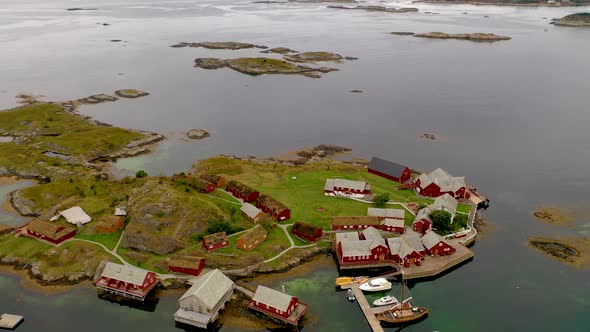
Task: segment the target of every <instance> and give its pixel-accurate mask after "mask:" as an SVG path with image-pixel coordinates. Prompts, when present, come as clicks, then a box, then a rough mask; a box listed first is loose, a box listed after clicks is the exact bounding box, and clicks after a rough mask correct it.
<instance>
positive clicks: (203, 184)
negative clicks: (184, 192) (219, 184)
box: [187, 176, 215, 194]
mask: <svg viewBox="0 0 590 332" xmlns="http://www.w3.org/2000/svg"><path fill="white" fill-rule="evenodd" d="M187 182H188V186H189V187H191V188H193V189H195V190H196V191H199V192H202V193H205V194H208V193H210V192H212V191H213V190H215V185H214V184H213V183H211V182H208V181H205V180H203V179H201V178H195V177H192V176H190V177H188V178H187Z"/></svg>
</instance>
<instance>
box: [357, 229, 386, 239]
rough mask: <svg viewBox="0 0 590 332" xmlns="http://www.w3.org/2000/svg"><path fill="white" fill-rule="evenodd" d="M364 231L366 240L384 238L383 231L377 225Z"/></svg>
mask: <svg viewBox="0 0 590 332" xmlns="http://www.w3.org/2000/svg"><path fill="white" fill-rule="evenodd" d="M362 232H363V235H364V236H365V239H366V240H383V236H381V232H379V230H378V229H377V228H375V227H367V228H365V229H363V231H362Z"/></svg>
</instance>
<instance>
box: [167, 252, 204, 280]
mask: <svg viewBox="0 0 590 332" xmlns="http://www.w3.org/2000/svg"><path fill="white" fill-rule="evenodd" d="M203 268H205V258H203V257H194V256H175V257H172V258H171V259H170V261H169V262H168V271H170V272H177V273H184V274H190V275H193V276H198V275H199V274H201V272H202V271H203Z"/></svg>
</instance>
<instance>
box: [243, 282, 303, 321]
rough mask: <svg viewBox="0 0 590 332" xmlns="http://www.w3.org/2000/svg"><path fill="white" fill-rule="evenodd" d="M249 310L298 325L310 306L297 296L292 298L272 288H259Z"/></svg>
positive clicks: (249, 304)
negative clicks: (300, 300)
mask: <svg viewBox="0 0 590 332" xmlns="http://www.w3.org/2000/svg"><path fill="white" fill-rule="evenodd" d="M248 308H250V309H253V310H256V311H258V312H261V313H263V314H265V315H268V316H270V317H273V318H275V319H278V320H280V321H282V322H285V323H289V324H293V325H297V322H298V321H299V319H300V318H301V316H303V314H305V312H306V311H307V309H308V308H309V306H308V305H307V304H305V303H303V302H299V299H298V298H297V297H295V296H291V295H288V294H285V293H282V292H279V291H276V290H274V289H272V288H268V287H265V286H258V288H256V292H255V293H254V296H253V297H252V300H251V301H250V302H248Z"/></svg>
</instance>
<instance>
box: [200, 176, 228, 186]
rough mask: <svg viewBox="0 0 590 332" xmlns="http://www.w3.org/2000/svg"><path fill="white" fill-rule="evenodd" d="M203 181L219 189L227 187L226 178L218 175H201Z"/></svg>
mask: <svg viewBox="0 0 590 332" xmlns="http://www.w3.org/2000/svg"><path fill="white" fill-rule="evenodd" d="M199 177H200V178H201V179H203V180H205V181H207V182H210V183H213V184H214V185H215V187H217V188H223V187H224V186H225V178H224V177H223V176H220V175H217V174H201V175H200V176H199Z"/></svg>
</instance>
